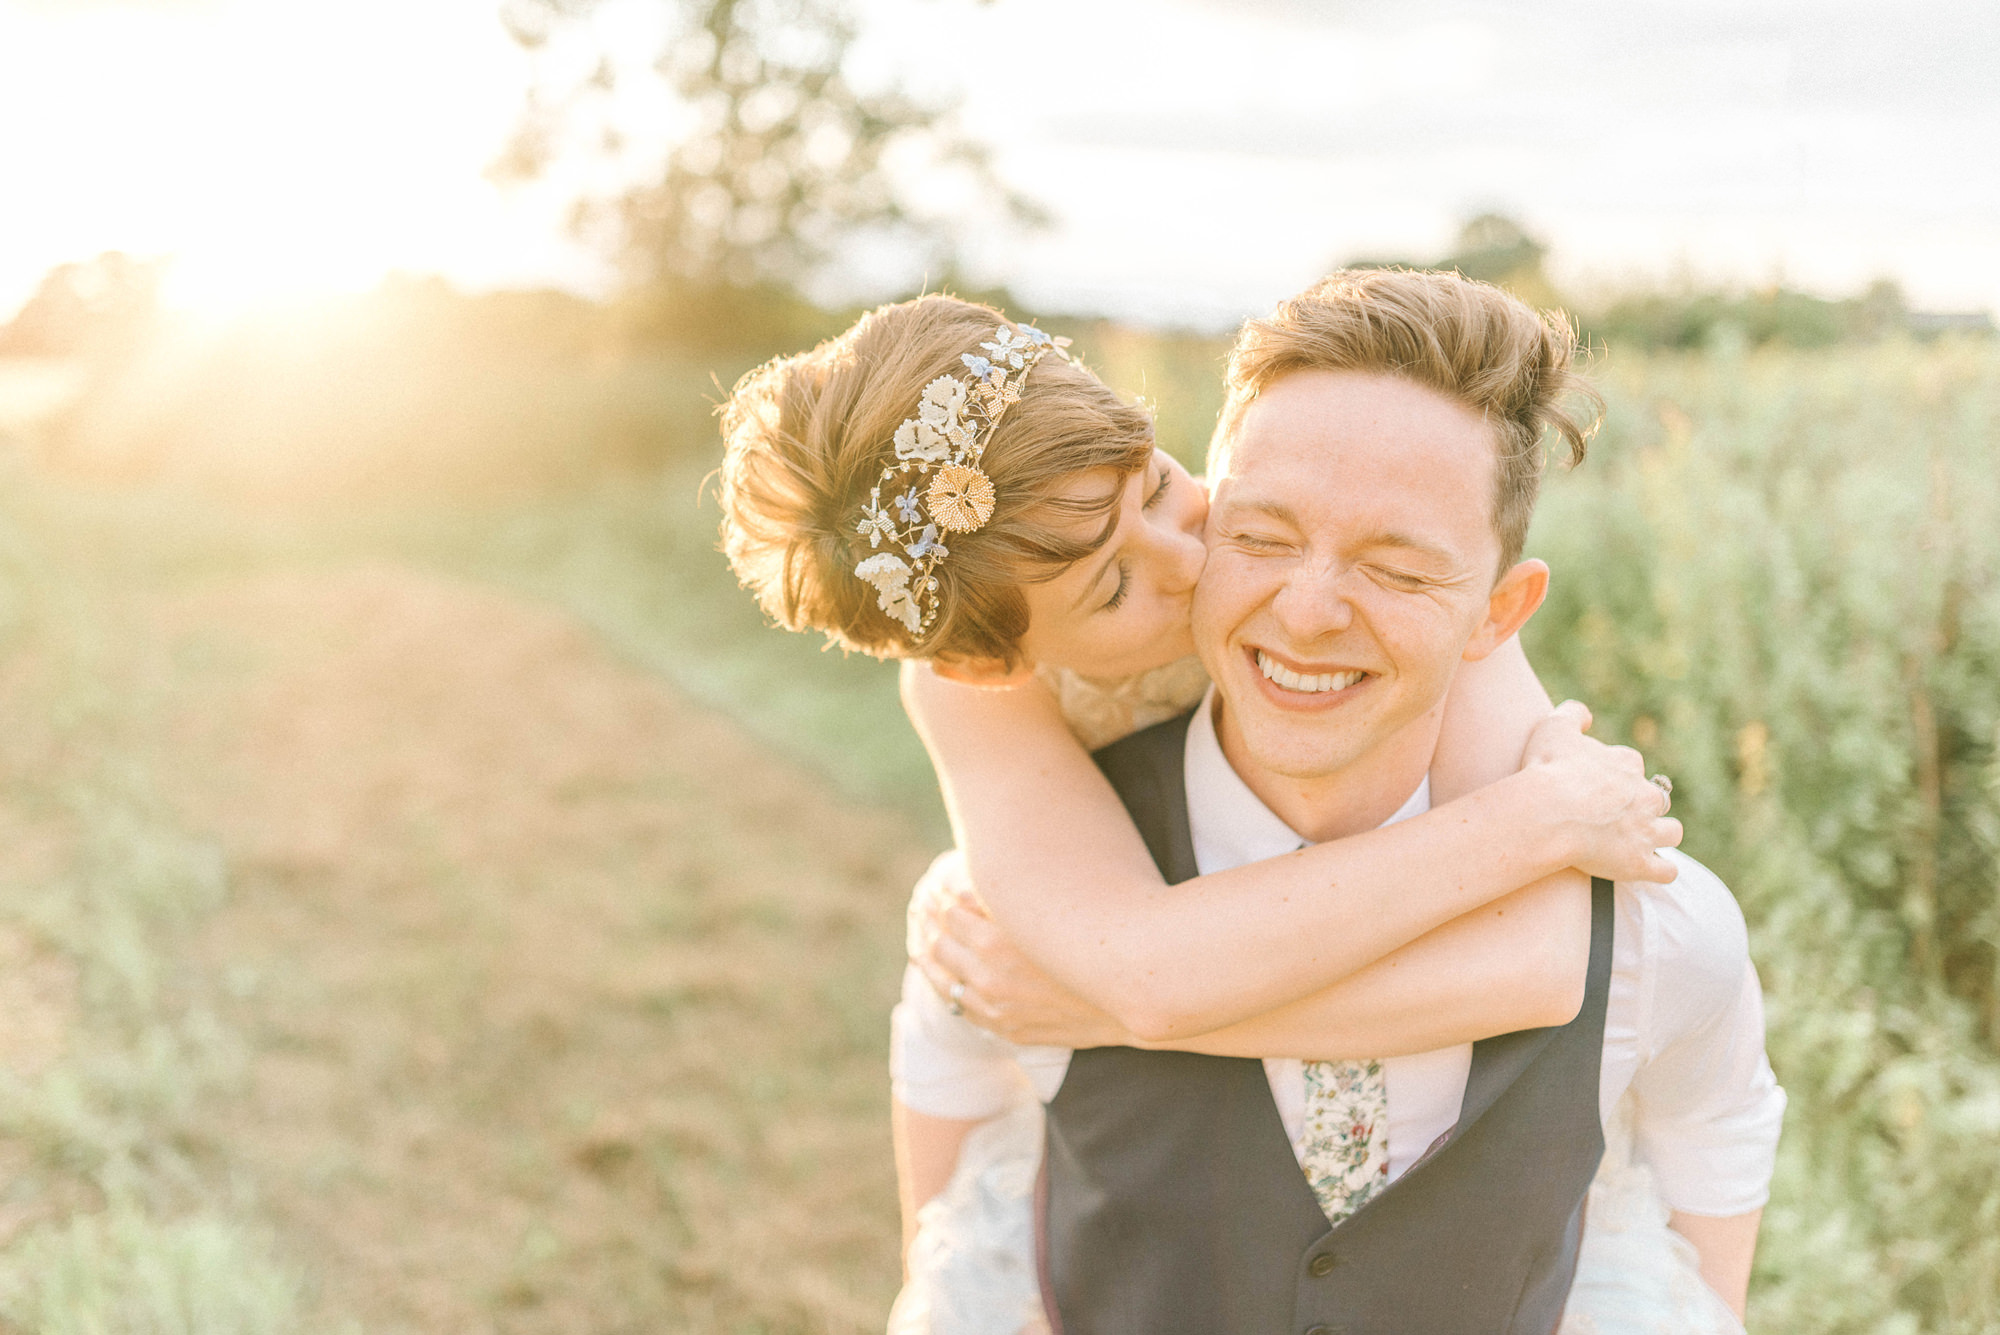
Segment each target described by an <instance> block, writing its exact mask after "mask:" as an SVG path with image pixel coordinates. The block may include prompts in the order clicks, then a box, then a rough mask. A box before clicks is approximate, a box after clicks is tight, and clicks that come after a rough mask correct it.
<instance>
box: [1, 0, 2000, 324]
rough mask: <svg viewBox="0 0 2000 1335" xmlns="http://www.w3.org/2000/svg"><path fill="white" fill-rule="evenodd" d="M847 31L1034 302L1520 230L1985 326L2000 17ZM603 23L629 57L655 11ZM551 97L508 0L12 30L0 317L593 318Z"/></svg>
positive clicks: (190, 6) (982, 255)
mask: <svg viewBox="0 0 2000 1335" xmlns="http://www.w3.org/2000/svg"><path fill="white" fill-rule="evenodd" d="M853 2H854V4H855V6H856V9H857V12H858V15H859V19H860V24H861V31H862V39H861V43H860V45H859V47H858V49H857V51H856V54H855V69H856V74H857V77H859V78H861V79H863V80H864V81H866V80H877V81H882V80H889V79H895V80H899V81H901V82H903V83H904V84H905V85H907V86H909V87H911V88H913V89H914V90H916V91H917V92H919V93H921V94H923V95H925V96H928V97H932V98H935V99H939V100H953V101H957V102H958V103H959V107H960V109H959V112H958V117H959V122H960V124H961V125H962V126H963V128H964V129H965V131H966V132H967V133H968V134H970V135H971V136H972V137H974V138H977V139H979V140H981V141H983V142H985V143H988V144H990V145H991V146H992V148H993V151H994V160H995V163H996V165H997V167H998V169H999V171H1000V172H1001V174H1002V176H1003V177H1004V178H1005V179H1006V180H1007V181H1008V182H1009V183H1010V184H1011V185H1012V186H1014V187H1015V188H1016V189H1018V190H1020V191H1021V192H1022V193H1024V194H1026V195H1028V196H1030V197H1031V198H1033V199H1035V200H1037V201H1038V202H1039V203H1041V204H1042V205H1043V206H1044V207H1046V208H1047V209H1048V211H1049V212H1050V213H1051V215H1052V216H1053V218H1054V223H1053V225H1052V226H1051V227H1049V228H1048V229H1046V230H1044V231H1042V232H1039V233H1033V234H1028V233H1023V232H1020V231H1018V230H1012V229H992V228H989V229H984V230H974V231H973V232H972V233H971V234H970V235H969V236H968V238H967V241H966V248H967V254H968V258H969V261H970V267H971V268H972V270H973V272H974V273H975V274H976V275H977V276H979V277H981V278H984V279H988V280H991V281H995V282H1004V283H1006V284H1007V285H1008V286H1010V287H1012V288H1014V289H1015V290H1017V291H1019V292H1020V293H1022V294H1023V296H1024V297H1026V298H1027V299H1029V300H1030V301H1032V302H1033V303H1034V304H1035V305H1037V306H1038V307H1041V308H1044V309H1061V310H1070V311H1086V310H1096V311H1105V312H1109V313H1113V314H1118V315H1124V316H1128V317H1133V318H1139V319H1146V320H1154V321H1161V322H1176V323H1192V324H1198V325H1210V326H1216V325H1223V324H1227V323H1230V322H1232V321H1234V320H1235V319H1237V318H1240V317H1241V316H1242V315H1243V314H1245V313H1247V312H1250V311H1253V310H1256V309H1258V308H1260V307H1262V306H1265V305H1268V304H1269V303H1270V302H1271V301H1273V300H1275V299H1277V298H1279V297H1281V296H1283V295H1285V294H1286V293H1288V292H1290V291H1292V290H1295V289H1296V288H1298V287H1300V286H1302V285H1304V284H1305V283H1307V282H1310V281H1311V280H1312V279H1313V278H1315V277H1316V276H1318V275H1319V274H1321V273H1323V272H1324V271H1325V270H1327V269H1328V268H1330V267H1332V266H1333V265H1335V264H1337V263H1338V262H1339V261H1341V260H1342V259H1345V258H1350V257H1353V256H1355V255H1362V254H1365V255H1370V256H1385V255H1395V256H1410V257H1413V258H1425V257H1429V256H1435V255H1437V254H1440V253H1442V252H1443V251H1444V250H1446V249H1447V248H1448V246H1449V244H1450V241H1451V237H1452V234H1453V232H1454V230H1455V229H1456V227H1457V225H1458V224H1459V223H1460V222H1461V221H1462V220H1464V219H1465V218H1466V217H1468V216H1470V215H1471V214H1473V213H1476V212H1480V211H1484V210H1500V211H1503V212H1507V213H1509V214H1512V215H1514V216H1516V217H1518V218H1520V219H1521V220H1523V221H1524V222H1525V223H1526V224H1528V226H1529V228H1530V230H1531V231H1533V232H1534V233H1536V234H1537V235H1539V236H1541V237H1542V238H1544V239H1545V240H1547V241H1548V242H1549V243H1550V245H1551V247H1552V256H1551V264H1552V267H1553V268H1554V269H1555V271H1556V273H1557V276H1558V278H1559V279H1561V280H1563V281H1565V282H1568V283H1570V284H1572V285H1573V286H1576V287H1578V288H1584V289H1588V288H1592V287H1598V288H1601V287H1607V286H1615V285H1619V284H1626V283H1634V282H1641V281H1660V280H1663V279H1673V278H1676V277H1679V276H1687V277H1691V278H1694V279H1697V280H1702V281H1724V282H1733V283H1740V284H1746V285H1756V284H1763V283H1768V282H1772V281H1783V282H1787V283H1790V284H1793V285H1795V286H1802V287H1805V288H1808V289H1810V290H1816V291H1821V292H1825V293H1828V294H1839V293H1844V292H1851V291H1854V290H1857V289H1859V288H1860V287H1861V286H1862V285H1864V284H1865V283H1866V282H1868V281H1869V280H1871V279H1873V278H1876V277H1881V276H1886V277H1892V278H1895V279H1896V280H1898V281H1899V282H1901V283H1902V284H1903V285H1904V286H1905V288H1906V289H1907V290H1908V291H1909V293H1910V294H1911V296H1912V298H1913V299H1914V300H1916V301H1917V302H1918V303H1919V304H1921V305H1924V306H1927V307H1931V308H1940V309H1987V310H2000V169H1996V168H1995V167H1994V166H1993V164H1995V163H2000V78H1996V77H1994V76H1995V74H1996V73H2000V6H1996V5H1994V4H1993V3H1992V0H1901V2H1896V3H1884V2H1883V0H1619V2H1618V3H1615V4H1606V3H1603V0H1484V2H1483V3H1452V2H1449V0H989V2H988V3H984V4H982V3H978V0H853ZM611 4H612V10H613V12H612V14H611V17H610V18H609V19H607V20H606V21H607V22H610V23H611V24H612V25H613V26H612V27H611V28H610V29H609V31H611V32H613V33H614V34H617V35H619V36H620V37H621V39H622V40H623V41H625V42H626V43H627V44H628V45H629V46H630V47H631V48H632V49H634V50H639V49H642V48H643V47H644V45H645V43H646V32H647V28H648V22H647V19H646V15H645V13H644V11H645V10H646V9H648V8H650V9H653V10H659V9H661V8H663V6H662V5H661V3H660V0H611ZM620 5H623V6H624V7H625V10H626V12H625V14H624V17H623V18H622V19H621V18H619V17H618V15H617V13H616V11H617V9H618V7H619V6H620ZM619 23H622V24H623V25H624V26H623V27H619V26H617V25H618V24H619ZM532 73H533V70H532V67H531V64H530V62H529V59H528V57H527V56H526V55H525V54H524V53H523V52H521V51H520V50H519V49H518V48H517V47H515V45H514V44H513V43H512V42H511V40H510V39H509V38H508V37H507V35H506V34H505V32H504V30H503V29H502V27H501V25H500V23H499V21H498V18H497V0H337V2H334V0H0V123H4V124H6V125H7V126H9V127H10V130H9V133H8V134H6V135H5V136H0V316H4V314H5V312H7V311H9V310H11V309H12V308H13V307H14V306H15V305H17V304H18V302H19V301H20V300H21V299H23V298H24V297H25V296H26V294H27V293H28V292H29V291H30V290H31V289H32V287H33V285H34V283H35V281H36V279H37V278H38V277H39V276H40V274H41V273H43V272H44V271H45V270H46V269H47V268H48V267H49V266H50V265H52V264H55V263H58V262H61V261H64V260H70V259H79V258H84V257H87V256H89V255H92V254H95V253H97V252H99V251H101V250H105V249H112V248H117V249H123V250H127V251H130V252H134V253H138V254H143V255H171V256H174V257H176V258H175V264H174V268H173V271H172V279H171V287H170V294H171V295H172V296H173V298H174V299H175V300H176V301H177V302H180V303H182V304H188V305H194V306H202V305H208V306H215V307H227V306H229V305H231V304H232V303H234V304H255V303H259V302H270V301H281V300H288V299H295V298H300V297H305V296H309V295H312V294H314V293H318V292H323V291H338V290H358V289H361V288H365V287H367V286H370V285H372V284H373V283H374V282H376V281H378V280H379V279H380V277H381V276H382V275H383V274H384V273H385V272H388V271H390V270H403V271H411V272H438V273H442V274H444V275H446V276H447V277H449V278H451V279H453V280H454V281H456V282H459V283H461V284H463V285H465V286H468V287H474V288H483V287H494V286H535V285H544V284H554V285H558V286H563V287H568V288H572V289H576V290H582V291H601V290H603V289H604V287H605V285H606V284H608V283H609V282H610V281H611V276H612V275H611V271H610V269H609V268H608V266H607V265H606V264H605V262H604V261H603V259H602V258H601V257H599V256H597V255H595V254H593V253H591V252H590V251H589V250H587V249H586V248H584V247H583V246H581V245H580V244H579V243H578V242H576V241H575V240H574V238H572V237H569V236H568V235H567V234H566V233H565V231H564V228H563V218H564V214H565V211H566V207H567V204H568V200H569V197H570V195H571V194H572V193H573V192H574V190H575V189H576V188H578V186H579V184H580V183H581V181H582V180H584V179H585V177H584V175H583V174H582V173H583V169H582V168H581V167H577V168H575V169H574V170H569V169H565V170H564V171H559V172H558V173H557V174H556V176H555V177H554V178H553V179H551V180H549V181H547V182H544V183H542V184H540V185H538V186H535V187H530V188H515V189H503V188H501V187H500V186H497V185H495V184H494V183H492V182H491V181H489V180H487V179H486V178H485V176H484V174H483V173H484V169H485V168H486V166H487V165H488V164H489V163H490V162H491V161H492V160H493V159H494V158H495V157H496V156H497V155H498V153H499V151H500V149H501V147H502V145H503V144H504V143H505V141H506V138H507V135H508V132H509V130H510V129H511V127H512V125H513V123H514V119H515V117H516V115H517V113H518V111H519V108H520V106H521V103H522V98H523V95H524V92H525V90H526V88H527V86H528V83H529V80H530V78H531V76H532ZM632 111H633V114H634V115H636V116H638V117H639V118H640V120H641V121H642V122H643V123H642V124H640V125H639V126H637V127H636V128H637V129H638V130H639V131H640V135H639V137H640V138H641V139H642V140H643V139H644V138H645V136H646V135H647V134H648V133H650V134H651V135H652V136H653V137H654V138H655V139H657V140H661V141H664V140H665V139H668V138H670V137H671V134H672V132H673V128H674V125H675V119H674V109H673V108H672V106H671V105H670V104H669V103H667V102H665V101H664V100H661V99H657V98H656V99H654V100H653V101H650V102H648V101H643V100H642V101H636V102H634V103H633V104H632ZM878 268H879V266H878ZM878 268H871V267H870V266H869V265H868V264H865V263H857V264H856V265H855V266H853V267H852V270H851V272H848V273H846V274H845V275H844V277H845V278H846V279H847V280H849V285H850V286H851V287H852V288H853V290H854V291H853V294H854V295H868V292H867V288H868V287H869V285H870V284H871V283H872V282H888V281H893V278H892V277H891V276H890V275H889V274H888V273H887V272H886V271H880V272H878Z"/></svg>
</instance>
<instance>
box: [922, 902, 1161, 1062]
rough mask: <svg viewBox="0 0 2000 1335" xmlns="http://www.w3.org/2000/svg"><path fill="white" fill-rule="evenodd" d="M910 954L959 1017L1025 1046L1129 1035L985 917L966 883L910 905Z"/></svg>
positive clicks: (1109, 1040)
mask: <svg viewBox="0 0 2000 1335" xmlns="http://www.w3.org/2000/svg"><path fill="white" fill-rule="evenodd" d="M917 912H918V913H920V914H922V915H923V916H924V918H925V921H924V922H923V923H922V925H921V927H920V929H919V930H918V931H916V932H914V933H912V943H913V944H914V945H916V946H917V949H916V951H915V953H914V954H913V955H912V956H911V959H912V960H913V961H914V962H915V963H916V966H917V968H918V969H920V970H921V971H922V972H923V975H924V977H925V978H927V979H929V980H930V984H931V986H932V987H934V988H936V989H937V991H938V995H939V996H941V997H944V998H945V999H946V1000H947V1001H952V1002H956V1003H957V1005H958V1006H959V1008H960V1009H961V1010H962V1011H963V1012H964V1015H965V1018H966V1019H968V1020H970V1021H972V1022H973V1023H974V1024H976V1025H978V1026H979V1027H980V1028H981V1029H985V1030H988V1031H989V1032H991V1033H994V1034H997V1035H998V1036H999V1037H1001V1038H1004V1039H1006V1040H1007V1041H1008V1042H1010V1043H1019V1044H1022V1045H1025V1046H1031V1047H1043V1046H1046V1047H1062V1048H1101V1047H1114V1046H1119V1045H1123V1044H1128V1043H1130V1042H1131V1041H1132V1036H1131V1035H1129V1034H1127V1033H1126V1032H1125V1030H1124V1029H1123V1027H1121V1026H1120V1025H1119V1024H1118V1022H1117V1021H1116V1020H1114V1019H1112V1017H1111V1016H1110V1015H1108V1014H1106V1013H1105V1012H1104V1011H1101V1010H1099V1009H1098V1008H1097V1007H1095V1006H1093V1005H1091V1004H1090V1003H1089V1002H1088V1001H1085V1000H1084V999H1083V998H1082V997H1079V996H1077V995H1076V994H1075V993H1074V992H1071V991H1070V990H1069V989H1068V988H1065V987H1064V986H1063V985H1062V984H1060V983H1058V982H1056V981H1055V980H1054V979H1053V978H1050V977H1049V976H1048V975H1047V974H1045V973H1043V972H1042V971H1041V970H1040V969H1038V968H1036V967H1035V965H1034V964H1033V963H1032V962H1031V961H1030V960H1029V959H1028V957H1027V956H1026V955H1023V954H1022V953H1021V952H1020V950H1019V949H1018V948H1017V947H1016V946H1015V945H1014V943H1013V942H1012V941H1011V940H1009V939H1008V937H1007V934H1006V933H1005V932H1003V931H1002V930H1001V929H1000V925H999V924H998V923H996V922H994V921H993V919H992V917H991V916H990V915H989V914H988V913H987V912H986V908H985V906H984V905H983V904H981V903H980V902H979V897H978V895H977V894H976V893H974V892H973V891H972V890H971V888H970V887H969V886H966V885H963V884H956V885H952V884H947V885H945V886H943V887H941V893H937V894H932V895H929V896H925V897H924V900H923V903H922V905H921V906H920V907H919V908H918V909H917Z"/></svg>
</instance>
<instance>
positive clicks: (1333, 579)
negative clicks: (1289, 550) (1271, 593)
mask: <svg viewBox="0 0 2000 1335" xmlns="http://www.w3.org/2000/svg"><path fill="white" fill-rule="evenodd" d="M1345 574H1346V572H1345V571H1342V570H1339V569H1337V568H1336V569H1329V568H1328V567H1326V566H1323V565H1318V564H1314V563H1308V562H1301V563H1300V564H1299V565H1298V566H1297V567H1296V568H1295V569H1294V570H1293V571H1292V573H1291V577H1290V578H1289V579H1287V580H1286V581H1285V583H1284V587H1283V588H1281V589H1279V590H1278V594H1277V597H1275V598H1273V599H1272V600H1271V611H1272V614H1273V615H1274V616H1276V618H1277V620H1278V625H1279V626H1280V627H1281V628H1282V629H1283V630H1284V632H1285V634H1286V635H1287V636H1289V637H1291V639H1292V640H1293V642H1294V643H1296V644H1299V645H1306V644H1310V643H1312V642H1313V641H1314V640H1317V639H1319V638H1321V637H1322V636H1326V635H1334V634H1338V633H1339V632H1341V631H1343V630H1346V629H1347V628H1348V627H1349V626H1351V625H1352V624H1354V604H1353V603H1352V602H1351V601H1349V599H1348V597H1347V590H1346V581H1345V579H1344V578H1343V577H1344V575H1345Z"/></svg>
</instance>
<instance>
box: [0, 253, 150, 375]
mask: <svg viewBox="0 0 2000 1335" xmlns="http://www.w3.org/2000/svg"><path fill="white" fill-rule="evenodd" d="M160 272H161V265H160V263H159V262H158V261H157V260H137V259H133V258H132V257H131V256H130V255H126V254H123V253H121V252H119V251H115V250H108V251H106V252H105V253H104V254H102V255H99V256H98V257H97V258H96V259H94V260H84V261H81V262H78V263H74V264H58V265H57V266H56V267H55V268H53V269H51V270H49V272H48V273H47V274H46V275H45V276H44V277H43V278H42V281H41V283H40V284H39V285H38V286H37V287H36V288H35V293H34V295H33V296H31V297H29V298H28V300H27V303H26V304H25V305H23V306H22V307H21V309H20V311H19V312H17V313H16V314H15V316H14V318H13V320H12V321H11V322H10V323H8V324H5V325H0V356H8V355H12V356H45V357H65V356H75V355H78V354H83V353H91V354H105V353H117V352H121V351H125V350H127V349H129V348H130V347H131V346H132V345H133V344H135V343H136V342H137V341H138V340H139V339H140V338H141V337H143V336H144V334H145V332H146V330H147V329H148V328H150V327H151V325H152V322H153V317H154V315H155V313H156V311H157V308H158V305H159V288H160Z"/></svg>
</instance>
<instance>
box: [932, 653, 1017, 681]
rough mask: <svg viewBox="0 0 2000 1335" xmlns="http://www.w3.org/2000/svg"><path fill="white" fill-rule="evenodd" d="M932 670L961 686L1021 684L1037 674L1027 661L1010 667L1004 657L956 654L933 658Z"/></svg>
mask: <svg viewBox="0 0 2000 1335" xmlns="http://www.w3.org/2000/svg"><path fill="white" fill-rule="evenodd" d="M931 671H933V672H935V673H937V674H938V675H939V676H940V677H943V678H944V679H945V680H946V681H955V682H957V683H958V684H959V685H961V686H1019V685H1022V684H1023V683H1024V682H1026V681H1027V680H1028V679H1029V678H1030V677H1032V676H1034V674H1035V670H1034V668H1033V667H1032V666H1030V665H1029V664H1027V663H1025V662H1024V663H1018V664H1016V665H1015V666H1013V667H1009V666H1007V660H1006V659H1004V658H980V657H976V656H968V657H960V656H958V655H956V654H953V655H951V656H950V657H946V658H933V659H932V660H931Z"/></svg>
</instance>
